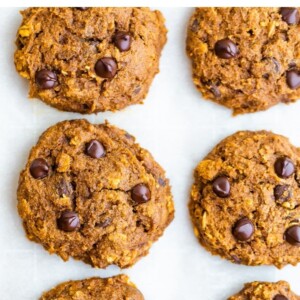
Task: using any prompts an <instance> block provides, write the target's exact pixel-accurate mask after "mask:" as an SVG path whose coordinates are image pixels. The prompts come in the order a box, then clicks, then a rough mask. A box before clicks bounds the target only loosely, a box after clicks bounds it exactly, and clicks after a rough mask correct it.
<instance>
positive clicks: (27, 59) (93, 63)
mask: <svg viewBox="0 0 300 300" xmlns="http://www.w3.org/2000/svg"><path fill="white" fill-rule="evenodd" d="M21 13H22V16H23V21H22V24H21V26H20V28H19V30H18V35H17V42H16V44H17V50H16V52H15V65H16V69H17V71H18V72H19V74H20V75H21V76H22V77H25V78H26V79H28V80H29V84H30V89H29V96H30V97H31V98H39V99H41V100H42V101H44V102H46V103H47V104H49V105H51V106H53V107H56V108H57V109H60V110H65V111H73V112H80V113H96V112H99V111H107V110H111V111H115V110H119V109H122V108H124V107H126V106H128V105H131V104H135V103H142V100H143V99H144V98H145V97H146V95H147V93H148V90H149V87H150V84H151V82H152V80H153V78H154V76H155V74H156V73H158V71H159V57H160V54H161V51H162V48H163V46H164V44H165V42H166V32H167V31H166V28H165V26H164V18H163V16H162V14H161V13H160V12H159V11H151V10H150V9H148V8H129V7H128V8H105V7H81V8H80V7H78V8H61V7H60V8H58V7H56V8H55V7H52V8H28V9H26V10H24V11H22V12H21Z"/></svg>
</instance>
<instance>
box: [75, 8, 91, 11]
mask: <svg viewBox="0 0 300 300" xmlns="http://www.w3.org/2000/svg"><path fill="white" fill-rule="evenodd" d="M75 8H76V9H78V10H82V11H84V10H87V9H88V7H75Z"/></svg>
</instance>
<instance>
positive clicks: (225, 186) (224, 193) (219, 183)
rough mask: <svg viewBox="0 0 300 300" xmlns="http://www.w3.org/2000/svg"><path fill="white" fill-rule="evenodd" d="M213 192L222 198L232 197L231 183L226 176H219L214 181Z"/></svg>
mask: <svg viewBox="0 0 300 300" xmlns="http://www.w3.org/2000/svg"><path fill="white" fill-rule="evenodd" d="M213 191H214V193H215V194H216V195H217V196H218V197H221V198H226V197H228V196H229V195H230V182H229V180H228V178H227V177H226V176H219V177H217V178H216V179H215V180H214V181H213Z"/></svg>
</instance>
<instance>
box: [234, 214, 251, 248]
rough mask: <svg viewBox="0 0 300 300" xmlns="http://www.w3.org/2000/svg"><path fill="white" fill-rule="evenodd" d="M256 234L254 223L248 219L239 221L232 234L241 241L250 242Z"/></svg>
mask: <svg viewBox="0 0 300 300" xmlns="http://www.w3.org/2000/svg"><path fill="white" fill-rule="evenodd" d="M253 233H254V225H253V223H252V222H251V221H250V220H249V219H248V218H246V217H244V218H242V219H240V220H238V221H237V222H236V223H235V224H234V227H233V230H232V234H233V236H234V237H235V238H236V239H237V240H239V241H241V242H245V241H248V240H249V239H250V238H251V237H252V235H253Z"/></svg>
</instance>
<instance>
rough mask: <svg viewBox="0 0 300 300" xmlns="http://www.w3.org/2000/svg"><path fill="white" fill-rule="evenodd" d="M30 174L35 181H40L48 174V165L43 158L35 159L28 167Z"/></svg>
mask: <svg viewBox="0 0 300 300" xmlns="http://www.w3.org/2000/svg"><path fill="white" fill-rule="evenodd" d="M29 171H30V174H31V176H32V177H33V178H35V179H42V178H45V177H47V176H48V174H49V165H48V163H47V162H46V160H45V159H43V158H37V159H35V160H34V161H33V162H32V163H31V165H30V169H29Z"/></svg>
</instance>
